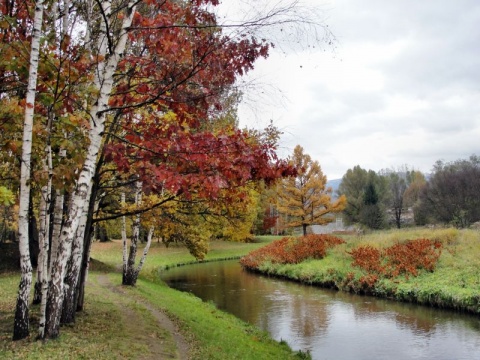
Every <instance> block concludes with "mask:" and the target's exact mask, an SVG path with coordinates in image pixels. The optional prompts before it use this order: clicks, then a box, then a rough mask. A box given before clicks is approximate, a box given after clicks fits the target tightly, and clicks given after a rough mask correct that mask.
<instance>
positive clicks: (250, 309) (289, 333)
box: [162, 260, 480, 360]
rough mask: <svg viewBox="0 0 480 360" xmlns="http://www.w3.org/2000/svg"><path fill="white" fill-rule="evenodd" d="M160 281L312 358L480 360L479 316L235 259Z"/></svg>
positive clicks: (176, 272)
mask: <svg viewBox="0 0 480 360" xmlns="http://www.w3.org/2000/svg"><path fill="white" fill-rule="evenodd" d="M162 279H163V280H164V281H165V282H166V283H167V284H169V285H170V286H171V287H173V288H176V289H179V290H182V291H188V292H191V293H193V294H195V295H196V296H198V297H200V298H201V299H203V300H204V301H213V302H214V303H215V304H216V306H217V307H218V308H219V309H222V310H225V311H227V312H229V313H232V314H234V315H235V316H237V317H239V318H240V319H242V320H244V321H247V322H249V323H251V324H254V325H256V326H258V327H260V328H261V329H263V330H266V331H268V332H269V333H270V334H271V336H272V337H273V338H274V339H276V340H279V341H280V340H285V341H287V342H288V344H289V345H290V346H291V347H292V348H293V349H295V350H303V351H309V352H310V353H311V355H312V358H313V359H338V360H342V359H389V360H395V359H398V360H404V359H417V360H420V359H422V360H430V359H432V360H433V359H435V360H452V359H455V360H461V359H465V360H467V359H468V360H473V359H478V360H480V318H478V317H477V316H473V315H464V314H458V313H454V312H450V311H442V310H438V309H432V308H428V307H424V306H416V305H412V304H404V303H398V302H394V301H389V300H383V299H377V298H372V297H365V296H358V295H353V294H348V293H344V292H337V291H331V290H326V289H320V288H317V287H311V286H305V285H300V284H296V283H293V282H289V281H283V280H279V279H274V278H268V277H264V276H259V275H256V274H251V273H249V272H246V271H243V270H242V268H241V267H240V265H239V264H238V261H234V260H233V261H221V262H210V263H205V264H196V265H188V266H183V267H178V268H174V269H170V270H168V271H165V272H163V273H162Z"/></svg>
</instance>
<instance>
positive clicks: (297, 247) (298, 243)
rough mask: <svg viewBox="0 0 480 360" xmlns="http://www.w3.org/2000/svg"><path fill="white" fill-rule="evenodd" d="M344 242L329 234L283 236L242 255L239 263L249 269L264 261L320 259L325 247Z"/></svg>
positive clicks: (324, 253)
mask: <svg viewBox="0 0 480 360" xmlns="http://www.w3.org/2000/svg"><path fill="white" fill-rule="evenodd" d="M343 243H345V241H343V240H342V239H340V238H337V237H335V236H331V235H306V236H302V237H298V238H293V237H284V238H282V239H280V240H277V241H275V242H273V243H271V244H269V245H267V246H264V247H262V248H260V249H257V250H255V251H252V252H251V253H249V254H248V255H246V256H244V257H243V258H242V259H241V260H240V263H241V264H242V266H243V267H245V268H247V269H251V270H255V269H258V268H259V267H260V266H261V265H262V264H263V263H264V262H266V261H270V262H272V263H278V264H298V263H300V262H302V261H304V260H306V259H321V258H323V257H325V255H326V253H327V249H329V248H332V247H334V246H336V245H340V244H343Z"/></svg>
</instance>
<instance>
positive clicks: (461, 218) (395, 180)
mask: <svg viewBox="0 0 480 360" xmlns="http://www.w3.org/2000/svg"><path fill="white" fill-rule="evenodd" d="M337 193H338V194H339V195H345V196H346V198H347V204H346V207H345V210H344V212H343V219H344V221H345V223H346V224H360V225H362V226H365V227H367V228H370V229H382V228H387V227H391V226H395V227H397V228H400V227H402V226H406V225H428V224H446V225H452V226H456V227H461V228H464V227H469V226H470V225H472V224H473V223H475V222H477V221H479V220H480V158H479V157H478V156H476V155H472V156H470V158H469V159H459V160H456V161H453V162H443V161H438V162H436V163H435V165H434V167H433V170H432V173H431V174H423V173H422V172H420V171H417V170H414V169H410V168H408V167H407V166H403V167H401V168H399V169H387V170H381V171H379V172H375V171H373V170H365V169H362V168H361V167H360V166H355V167H353V168H352V169H349V170H348V171H347V172H346V174H345V175H344V176H343V177H342V182H341V184H340V186H339V188H338V190H337Z"/></svg>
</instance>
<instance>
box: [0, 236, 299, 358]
mask: <svg viewBox="0 0 480 360" xmlns="http://www.w3.org/2000/svg"><path fill="white" fill-rule="evenodd" d="M271 240H272V239H271V238H263V239H262V241H261V242H257V243H251V244H240V243H225V242H220V241H219V242H213V243H212V244H211V251H210V253H209V255H208V256H207V258H206V260H207V261H209V260H210V261H212V260H219V259H225V258H232V257H239V256H241V255H245V254H246V253H248V252H249V251H251V250H253V249H255V248H258V247H260V246H263V245H265V244H266V243H268V242H269V241H271ZM121 256H122V252H121V243H120V242H119V241H112V242H108V243H95V244H94V246H93V249H92V259H93V260H92V263H91V265H92V271H91V272H90V274H89V279H88V283H87V288H86V292H87V293H86V303H85V311H84V312H82V313H79V314H78V315H77V320H76V324H75V325H74V326H67V327H62V329H61V335H60V338H59V339H58V340H55V341H50V342H47V343H45V344H43V343H41V342H38V341H35V330H36V328H37V327H38V307H37V306H32V308H31V314H30V318H31V328H32V335H31V336H30V338H28V339H26V340H22V341H19V342H12V341H11V336H12V326H13V312H14V306H15V299H16V291H17V287H18V281H19V274H18V272H16V271H10V272H6V271H3V272H2V273H1V274H0V291H1V294H2V296H1V297H0V358H5V359H62V360H63V359H98V356H99V354H102V355H101V357H102V358H105V359H157V360H158V359H174V358H176V359H185V358H189V359H222V360H223V359H252V360H253V359H259V358H261V359H302V358H308V354H305V353H296V352H293V351H292V350H291V349H290V348H289V347H288V345H287V344H285V343H278V342H276V341H274V340H272V339H271V338H270V336H269V335H268V334H267V333H266V332H263V331H260V330H258V329H257V328H256V327H254V326H251V325H248V324H246V323H244V322H242V321H241V320H239V319H237V318H235V317H234V316H233V315H229V314H226V313H224V312H222V311H219V310H218V309H216V308H215V306H214V305H213V304H210V303H204V302H202V301H200V300H199V299H198V298H196V297H194V296H192V295H190V294H186V293H182V292H180V291H176V290H173V289H170V288H169V287H168V286H166V285H165V284H163V283H161V282H159V281H158V275H157V274H158V269H159V268H165V267H169V266H176V265H177V264H184V263H190V262H194V261H193V258H192V257H191V255H189V254H188V251H187V250H186V249H184V248H183V247H181V246H170V247H169V248H168V249H166V248H165V247H164V246H163V245H162V244H158V243H155V244H153V246H152V248H151V252H150V254H149V256H148V258H147V263H146V266H145V268H144V270H145V271H144V272H142V274H141V276H140V279H139V281H138V284H137V286H136V287H134V288H130V287H123V286H121V285H120V284H121V274H120V273H119V272H118V271H117V269H118V266H119V265H120V264H121ZM162 316H166V317H167V318H168V319H161V317H162ZM166 321H167V322H170V323H173V328H169V326H167V324H166ZM170 325H171V324H170ZM176 335H180V336H181V338H182V339H183V340H185V341H186V342H187V345H186V348H185V346H184V345H179V341H178V339H177V338H176ZM182 347H183V348H182ZM185 352H186V353H187V355H183V353H185Z"/></svg>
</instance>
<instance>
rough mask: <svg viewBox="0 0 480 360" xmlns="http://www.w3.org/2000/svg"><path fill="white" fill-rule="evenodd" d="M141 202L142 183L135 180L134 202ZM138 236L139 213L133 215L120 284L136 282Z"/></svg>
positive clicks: (138, 203) (133, 283)
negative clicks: (128, 248) (126, 256)
mask: <svg viewBox="0 0 480 360" xmlns="http://www.w3.org/2000/svg"><path fill="white" fill-rule="evenodd" d="M141 202H142V183H141V182H140V181H137V182H136V192H135V204H136V205H137V206H140V204H141ZM139 236H140V214H138V215H137V216H135V219H134V220H133V225H132V238H131V240H130V251H129V253H128V260H127V266H126V267H124V269H125V271H124V272H123V277H122V284H123V285H132V286H133V285H135V283H136V282H137V279H136V276H135V258H136V257H137V248H138V239H139Z"/></svg>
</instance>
